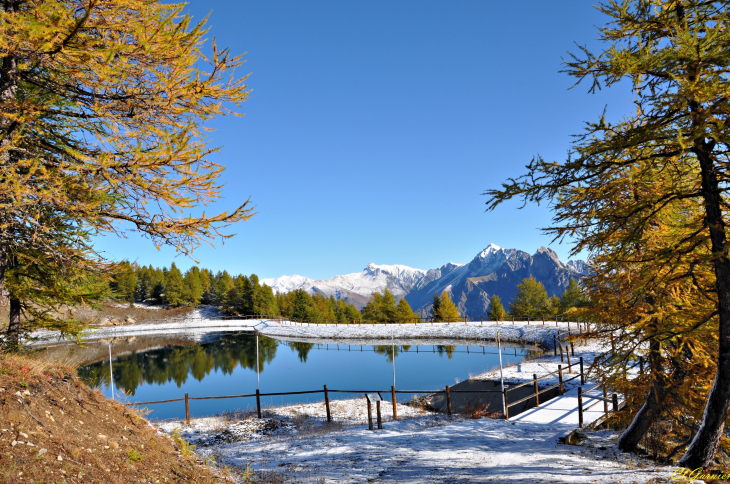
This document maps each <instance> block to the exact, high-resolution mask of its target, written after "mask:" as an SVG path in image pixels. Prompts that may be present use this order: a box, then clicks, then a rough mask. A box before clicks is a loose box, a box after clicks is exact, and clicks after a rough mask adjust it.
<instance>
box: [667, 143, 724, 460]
mask: <svg viewBox="0 0 730 484" xmlns="http://www.w3.org/2000/svg"><path fill="white" fill-rule="evenodd" d="M710 143H712V142H710ZM693 151H694V152H695V154H696V155H697V159H698V161H699V162H700V169H701V170H702V197H703V199H704V203H705V223H706V224H707V226H708V227H709V230H710V241H711V242H712V255H713V264H714V269H715V279H716V282H715V287H716V289H717V310H718V315H719V320H720V323H719V333H720V334H719V351H718V358H717V372H716V374H715V382H714V383H713V385H712V389H711V390H710V394H709V395H708V397H707V405H706V406H705V413H704V415H703V416H702V424H701V425H700V428H699V430H698V431H697V435H695V438H694V439H693V440H692V443H691V444H690V445H689V448H688V449H687V452H686V453H685V454H684V456H683V457H682V459H681V460H680V461H679V464H678V465H679V466H681V467H685V468H688V469H696V468H698V467H707V466H708V464H710V462H711V461H712V459H714V457H715V454H716V452H717V446H718V444H719V442H720V438H721V437H722V434H723V431H724V429H725V421H726V420H727V416H728V410H729V409H730V258H728V254H727V237H726V235H725V221H724V219H723V216H722V209H721V195H720V193H721V192H720V187H719V183H718V173H717V166H716V165H715V163H713V160H712V158H711V156H710V153H711V152H712V145H711V144H709V143H708V142H706V141H705V138H704V137H702V138H698V139H696V140H695V143H694V149H693Z"/></svg>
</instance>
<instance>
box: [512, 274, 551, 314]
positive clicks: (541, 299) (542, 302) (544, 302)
mask: <svg viewBox="0 0 730 484" xmlns="http://www.w3.org/2000/svg"><path fill="white" fill-rule="evenodd" d="M548 304H549V303H548V295H547V291H546V290H545V286H544V285H543V284H542V283H541V282H538V281H537V279H535V278H534V277H532V276H530V277H528V278H526V279H523V280H522V282H521V283H520V284H518V285H517V294H516V295H515V298H514V299H513V300H512V302H510V303H509V312H510V314H511V315H513V316H514V317H515V318H517V319H527V318H533V319H534V318H538V317H542V316H544V315H545V313H546V308H547V307H548Z"/></svg>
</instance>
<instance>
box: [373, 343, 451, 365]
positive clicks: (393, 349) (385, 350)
mask: <svg viewBox="0 0 730 484" xmlns="http://www.w3.org/2000/svg"><path fill="white" fill-rule="evenodd" d="M373 348H374V351H375V352H376V353H377V354H379V355H385V357H386V358H387V360H388V362H389V363H391V362H392V361H393V357H394V356H398V355H400V354H401V353H407V352H408V351H409V350H410V349H411V347H410V346H409V345H403V346H393V345H387V346H374V347H373ZM455 350H456V346H449V345H446V346H442V345H436V346H434V353H438V355H439V356H441V357H443V355H444V353H446V356H448V357H449V359H451V358H453V356H454V351H455Z"/></svg>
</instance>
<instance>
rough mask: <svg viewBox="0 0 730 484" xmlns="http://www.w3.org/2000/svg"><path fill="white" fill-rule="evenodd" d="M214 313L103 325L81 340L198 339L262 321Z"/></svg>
mask: <svg viewBox="0 0 730 484" xmlns="http://www.w3.org/2000/svg"><path fill="white" fill-rule="evenodd" d="M219 317H220V314H219V313H218V310H217V309H215V308H212V307H201V308H196V309H195V310H193V311H192V312H191V313H190V315H188V316H186V317H184V318H175V319H161V320H160V321H159V322H149V321H146V322H144V323H139V324H124V325H120V326H104V327H95V328H90V329H89V330H88V331H87V332H86V335H85V336H84V339H87V340H91V339H102V338H128V337H130V336H146V335H164V334H174V335H185V336H189V337H192V338H202V337H203V336H204V335H205V334H206V333H210V332H212V331H253V327H254V326H255V325H257V324H259V323H261V322H262V321H264V320H262V319H219ZM32 338H33V340H32V341H29V344H31V345H44V344H48V343H51V342H55V341H56V340H58V338H59V333H58V332H57V331H45V330H44V331H36V332H35V333H33V335H32Z"/></svg>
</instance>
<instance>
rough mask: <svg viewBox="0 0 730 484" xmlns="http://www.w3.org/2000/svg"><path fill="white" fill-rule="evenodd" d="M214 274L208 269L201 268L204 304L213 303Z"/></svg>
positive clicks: (202, 299) (202, 300)
mask: <svg viewBox="0 0 730 484" xmlns="http://www.w3.org/2000/svg"><path fill="white" fill-rule="evenodd" d="M211 281H212V274H211V272H210V271H209V270H208V269H201V270H200V285H201V286H202V289H203V294H202V297H201V302H202V303H203V304H212V303H213V299H212V294H211V284H212V282H211Z"/></svg>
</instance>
